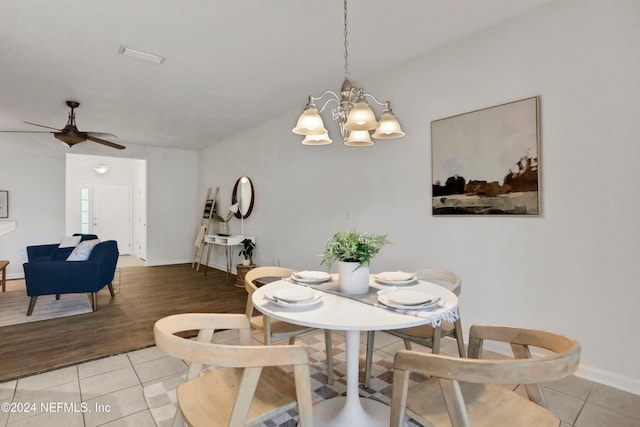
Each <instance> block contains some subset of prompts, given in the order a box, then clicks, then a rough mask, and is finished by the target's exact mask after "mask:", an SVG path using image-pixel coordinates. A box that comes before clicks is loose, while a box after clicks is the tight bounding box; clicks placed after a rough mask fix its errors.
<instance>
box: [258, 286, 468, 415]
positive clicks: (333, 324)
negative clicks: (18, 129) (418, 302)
mask: <svg viewBox="0 0 640 427" xmlns="http://www.w3.org/2000/svg"><path fill="white" fill-rule="evenodd" d="M291 286H300V285H298V284H293V283H291V282H289V281H286V280H278V281H275V282H272V283H269V284H267V285H264V286H262V287H260V288H258V290H257V291H256V292H254V293H253V297H252V301H253V305H254V307H255V308H256V309H257V310H259V311H260V312H261V313H263V314H265V315H267V316H271V317H273V318H274V319H278V320H282V321H285V322H289V323H294V324H296V325H302V326H309V327H314V328H319V329H330V330H338V331H345V336H346V339H345V344H346V366H347V376H346V382H347V393H346V396H340V397H334V398H331V399H326V400H323V401H320V402H318V403H317V404H315V405H314V406H313V418H314V425H317V426H322V427H329V426H333V427H372V426H388V425H389V418H390V409H389V407H388V406H387V405H385V404H384V403H381V402H378V401H376V400H372V399H366V398H360V396H359V393H358V370H359V358H360V332H362V331H379V330H388V329H400V328H407V327H411V326H418V325H423V324H426V323H431V322H432V318H431V317H430V316H429V314H426V313H429V312H424V313H425V315H424V317H416V316H412V315H406V314H402V313H398V312H394V311H391V310H387V309H385V308H382V307H377V306H374V305H370V304H365V303H363V302H360V301H356V300H354V299H352V298H348V297H344V296H341V295H336V294H333V293H329V292H323V294H322V299H321V300H320V302H319V303H317V304H314V305H310V306H304V307H293V308H291V307H284V306H280V305H278V304H275V303H274V302H272V301H270V300H269V299H268V298H265V295H267V296H272V295H273V293H274V292H275V291H276V290H277V289H280V288H285V287H291ZM309 287H311V288H313V285H309ZM370 287H372V288H379V289H384V288H389V287H388V286H384V285H380V284H378V283H376V282H375V281H374V280H373V279H371V281H370ZM402 288H403V289H410V290H423V291H425V292H427V293H429V294H431V295H433V296H435V297H440V298H441V301H442V302H443V304H445V306H446V307H449V308H451V309H452V310H455V311H456V313H457V304H458V299H457V297H456V295H455V294H454V293H453V292H451V291H449V290H447V289H445V288H443V287H442V286H439V285H437V284H433V283H429V282H425V281H418V282H416V283H415V284H413V285H409V286H403V287H402Z"/></svg>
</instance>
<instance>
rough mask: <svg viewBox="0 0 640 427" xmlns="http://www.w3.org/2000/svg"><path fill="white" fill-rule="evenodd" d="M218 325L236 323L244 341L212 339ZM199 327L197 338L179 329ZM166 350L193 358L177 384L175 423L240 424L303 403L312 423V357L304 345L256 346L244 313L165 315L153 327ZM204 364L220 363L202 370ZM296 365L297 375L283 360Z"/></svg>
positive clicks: (301, 409)
mask: <svg viewBox="0 0 640 427" xmlns="http://www.w3.org/2000/svg"><path fill="white" fill-rule="evenodd" d="M215 329H237V330H238V331H239V336H240V343H241V344H242V345H222V344H215V343H213V342H211V339H212V336H213V333H214V330H215ZM193 330H197V331H199V334H198V339H197V340H193V339H188V338H183V337H180V336H178V335H176V333H179V332H185V331H193ZM153 333H154V337H155V341H156V344H157V346H158V347H159V348H161V349H162V350H163V351H164V352H166V353H167V354H169V355H171V356H174V357H178V358H181V359H183V360H185V361H188V362H191V368H190V369H189V373H188V374H187V381H186V382H184V383H182V384H180V385H179V386H178V388H177V392H176V395H177V398H178V411H177V413H176V417H175V418H174V426H175V425H180V426H182V423H183V421H186V423H187V425H189V426H191V427H200V426H202V427H205V426H206V427H217V426H221V427H222V426H229V427H240V426H243V427H244V426H245V425H254V424H257V423H260V422H263V421H265V420H267V419H269V418H272V417H273V416H275V415H277V414H280V413H283V412H286V411H288V410H291V409H294V408H296V406H297V408H298V414H299V416H300V425H302V426H305V427H309V426H312V423H313V421H312V418H311V417H312V412H311V411H312V409H311V406H312V398H311V377H310V372H309V357H308V354H307V351H306V350H305V348H304V347H302V346H299V345H293V346H287V345H285V346H280V345H277V346H251V345H248V344H249V343H250V342H251V328H250V325H249V320H248V319H247V317H246V316H245V315H243V314H217V313H216V314H214V313H187V314H177V315H172V316H168V317H164V318H162V319H160V320H158V321H157V322H156V323H155V326H154V328H153ZM203 365H208V366H212V367H215V369H214V370H213V371H211V372H209V373H205V374H203V375H200V371H201V368H202V366H203ZM284 365H287V366H293V375H294V376H293V378H292V377H291V375H289V374H287V373H286V372H284V371H283V370H282V369H281V368H280V366H284Z"/></svg>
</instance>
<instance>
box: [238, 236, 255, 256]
mask: <svg viewBox="0 0 640 427" xmlns="http://www.w3.org/2000/svg"><path fill="white" fill-rule="evenodd" d="M240 243H242V249H240V253H239V254H238V255H242V256H243V257H244V259H248V260H250V259H251V257H252V256H253V250H254V249H255V248H256V244H255V243H253V240H251V239H244V240H243V241H242V242H240Z"/></svg>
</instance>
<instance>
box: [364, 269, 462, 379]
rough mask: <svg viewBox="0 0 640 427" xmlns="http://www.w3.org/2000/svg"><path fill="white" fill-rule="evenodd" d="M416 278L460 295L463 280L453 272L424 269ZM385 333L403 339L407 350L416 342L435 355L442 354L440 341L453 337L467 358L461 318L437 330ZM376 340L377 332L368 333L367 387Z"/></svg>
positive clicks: (425, 327)
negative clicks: (429, 349) (428, 348)
mask: <svg viewBox="0 0 640 427" xmlns="http://www.w3.org/2000/svg"><path fill="white" fill-rule="evenodd" d="M416 277H417V278H418V280H426V281H427V282H431V283H435V284H437V285H440V286H442V287H444V288H446V289H448V290H450V291H451V292H453V293H454V294H456V295H460V290H461V288H462V280H461V279H460V276H458V275H457V274H456V273H454V272H452V271H448V270H442V269H424V270H419V271H417V272H416ZM458 313H459V311H458ZM385 332H386V333H388V334H391V335H394V336H396V337H399V338H402V339H403V341H404V346H405V348H406V349H407V350H411V343H412V342H415V343H416V344H421V345H424V346H426V347H431V352H432V353H435V354H438V353H440V340H441V338H442V337H453V338H455V339H456V343H457V344H458V354H459V355H460V357H465V354H466V351H465V347H464V337H463V332H462V321H461V319H460V318H458V320H456V321H455V322H453V323H451V322H448V321H446V320H445V321H442V324H441V325H440V326H439V327H437V328H434V327H433V326H431V324H426V325H421V326H414V327H412V328H405V329H393V330H389V331H385ZM374 338H375V331H368V332H367V350H366V357H365V369H364V385H365V387H369V383H370V379H371V378H370V377H371V364H372V362H373V345H374Z"/></svg>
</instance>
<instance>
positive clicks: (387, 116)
mask: <svg viewBox="0 0 640 427" xmlns="http://www.w3.org/2000/svg"><path fill="white" fill-rule="evenodd" d="M404 135H405V133H404V132H403V131H402V128H401V127H400V122H398V119H396V118H395V116H394V115H393V113H384V114H383V115H382V116H381V117H380V120H379V121H378V127H377V129H376V131H375V132H374V133H373V135H372V137H374V138H376V139H394V138H401V137H403V136H404Z"/></svg>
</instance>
